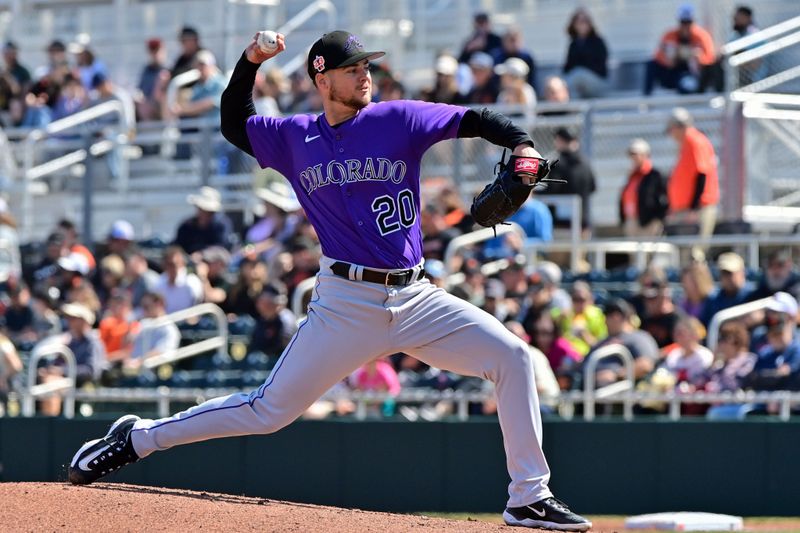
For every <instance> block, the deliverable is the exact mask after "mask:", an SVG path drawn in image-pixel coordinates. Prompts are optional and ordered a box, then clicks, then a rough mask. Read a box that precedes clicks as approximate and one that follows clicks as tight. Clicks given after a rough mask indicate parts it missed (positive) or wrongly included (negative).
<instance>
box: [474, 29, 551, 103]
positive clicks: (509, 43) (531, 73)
mask: <svg viewBox="0 0 800 533" xmlns="http://www.w3.org/2000/svg"><path fill="white" fill-rule="evenodd" d="M476 53H477V52H476ZM474 55H475V54H473V57H474ZM512 57H515V58H517V59H521V60H522V61H524V62H525V65H527V67H528V75H527V76H526V81H527V82H528V85H530V86H531V87H532V88H533V89H534V90H535V89H536V63H535V62H534V61H533V56H532V55H531V53H530V52H529V51H528V50H527V49H526V48H524V47H523V46H522V32H520V31H519V28H517V27H516V26H511V27H510V28H508V29H507V30H506V32H505V33H504V34H503V46H502V47H501V48H498V49H496V50H495V52H494V54H493V58H494V64H496V65H500V64H502V63H505V62H506V61H507V60H508V59H510V58H512ZM471 63H472V57H470V64H471Z"/></svg>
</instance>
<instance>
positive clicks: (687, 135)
mask: <svg viewBox="0 0 800 533" xmlns="http://www.w3.org/2000/svg"><path fill="white" fill-rule="evenodd" d="M693 123H694V121H693V119H692V115H691V114H690V113H689V111H687V110H686V109H684V108H682V107H676V108H675V109H673V110H672V113H671V115H670V118H669V121H668V122H667V133H668V134H669V136H670V137H672V138H673V139H674V140H675V142H676V143H677V144H678V147H679V148H680V153H679V155H678V161H677V162H676V163H675V168H673V170H672V174H671V175H670V177H669V182H668V184H667V196H668V197H669V211H670V215H669V217H668V219H667V223H668V224H669V223H692V224H698V225H699V231H700V234H699V235H700V237H701V238H707V237H709V236H711V234H712V233H713V232H714V226H715V224H716V220H717V204H718V203H719V177H718V176H717V154H716V152H715V151H714V146H713V145H712V144H711V141H709V140H708V137H706V136H705V135H704V134H703V133H702V132H701V131H700V130H698V129H697V128H695V127H694V126H693Z"/></svg>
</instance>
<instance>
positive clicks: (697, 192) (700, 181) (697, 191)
mask: <svg viewBox="0 0 800 533" xmlns="http://www.w3.org/2000/svg"><path fill="white" fill-rule="evenodd" d="M704 190H706V175H705V174H703V173H702V172H700V173H698V174H697V180H696V185H695V187H694V196H692V209H697V208H698V207H700V197H701V196H703V191H704Z"/></svg>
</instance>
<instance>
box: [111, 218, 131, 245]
mask: <svg viewBox="0 0 800 533" xmlns="http://www.w3.org/2000/svg"><path fill="white" fill-rule="evenodd" d="M135 236H136V233H135V232H134V230H133V224H131V223H130V222H128V221H127V220H116V221H114V223H113V224H111V229H110V230H109V231H108V238H109V239H117V240H120V241H132V240H134V238H135Z"/></svg>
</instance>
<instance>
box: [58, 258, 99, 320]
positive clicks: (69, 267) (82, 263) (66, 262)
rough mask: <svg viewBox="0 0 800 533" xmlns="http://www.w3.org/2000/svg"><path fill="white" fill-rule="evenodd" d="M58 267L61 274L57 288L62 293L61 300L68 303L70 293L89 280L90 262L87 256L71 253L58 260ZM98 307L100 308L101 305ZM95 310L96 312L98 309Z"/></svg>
mask: <svg viewBox="0 0 800 533" xmlns="http://www.w3.org/2000/svg"><path fill="white" fill-rule="evenodd" d="M58 266H59V267H60V270H61V272H60V279H59V281H58V285H57V287H58V289H59V290H60V291H61V299H62V300H63V301H68V293H69V291H70V290H72V289H73V288H75V287H77V286H79V285H82V284H83V282H84V281H85V280H86V279H87V278H88V276H89V273H90V271H91V270H90V268H89V262H88V260H87V259H86V256H85V255H83V254H80V253H78V252H71V253H70V254H69V255H65V256H64V257H62V258H61V259H59V260H58ZM92 307H93V306H92ZM97 307H98V308H99V303H98V306H97ZM94 310H95V311H96V310H97V309H94Z"/></svg>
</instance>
